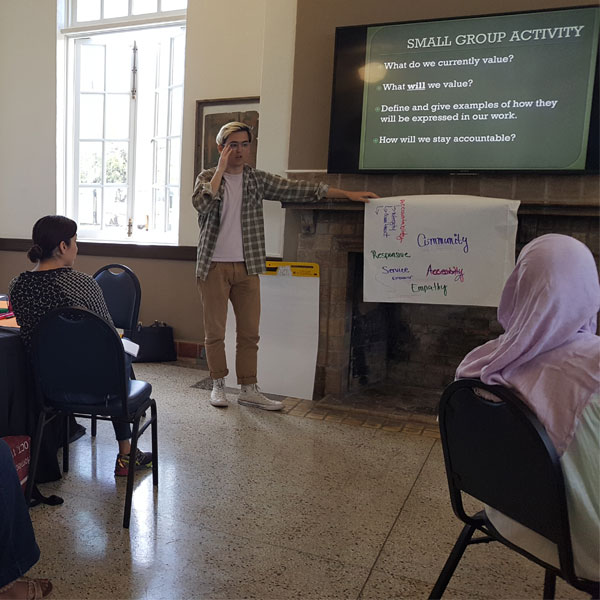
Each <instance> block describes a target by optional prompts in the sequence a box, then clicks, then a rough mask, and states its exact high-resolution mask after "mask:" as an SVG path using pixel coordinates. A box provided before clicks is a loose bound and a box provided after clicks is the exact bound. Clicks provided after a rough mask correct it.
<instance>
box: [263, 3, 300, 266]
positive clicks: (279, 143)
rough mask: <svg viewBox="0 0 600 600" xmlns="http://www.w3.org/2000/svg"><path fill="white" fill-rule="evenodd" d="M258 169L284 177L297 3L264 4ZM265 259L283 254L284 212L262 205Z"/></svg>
mask: <svg viewBox="0 0 600 600" xmlns="http://www.w3.org/2000/svg"><path fill="white" fill-rule="evenodd" d="M266 3H267V4H266V18H265V36H264V39H265V42H264V47H263V62H262V67H263V71H262V85H261V89H260V98H261V101H260V143H259V145H258V157H257V167H258V168H260V169H264V170H265V171H270V172H271V173H277V174H278V175H283V176H285V174H286V173H285V172H286V170H287V167H288V153H289V146H290V137H289V131H290V120H291V115H292V87H293V86H292V80H293V75H294V52H295V44H296V8H297V0H286V1H285V2H282V0H266ZM264 211H265V212H264V214H265V241H266V247H267V256H272V257H275V256H278V257H281V256H282V254H283V232H284V224H285V210H284V209H283V208H281V204H280V203H279V202H269V201H265V203H264Z"/></svg>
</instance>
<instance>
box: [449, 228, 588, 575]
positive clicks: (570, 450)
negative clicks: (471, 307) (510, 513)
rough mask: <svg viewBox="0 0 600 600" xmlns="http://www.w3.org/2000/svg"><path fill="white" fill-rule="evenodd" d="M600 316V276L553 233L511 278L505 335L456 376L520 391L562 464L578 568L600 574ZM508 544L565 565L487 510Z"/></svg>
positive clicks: (579, 247)
mask: <svg viewBox="0 0 600 600" xmlns="http://www.w3.org/2000/svg"><path fill="white" fill-rule="evenodd" d="M599 310H600V284H599V282H598V271H597V269H596V264H595V261H594V258H593V256H592V254H591V252H590V251H589V250H588V248H587V247H586V246H585V245H584V244H582V243H581V242H579V241H577V240H576V239H574V238H571V237H568V236H565V235H558V234H549V235H543V236H541V237H539V238H536V239H535V240H533V241H532V242H530V243H529V244H527V245H526V246H525V247H524V248H523V250H522V252H521V254H520V255H519V259H518V261H517V264H516V266H515V269H514V270H513V272H512V274H511V275H510V277H509V278H508V280H507V281H506V284H505V287H504V290H503V292H502V297H501V299H500V305H499V307H498V321H499V322H500V324H501V325H502V327H503V328H504V333H503V334H502V335H501V336H500V337H499V338H497V339H495V340H492V341H490V342H487V343H486V344H484V345H483V346H480V347H478V348H475V350H473V351H471V352H470V353H469V354H468V355H467V356H466V357H465V358H464V360H463V361H462V362H461V364H460V365H459V367H458V370H457V371H456V376H457V378H465V377H469V378H471V377H472V378H479V379H481V380H482V381H483V382H484V383H488V384H496V385H503V386H506V387H508V388H511V389H513V390H515V391H516V392H517V393H518V394H519V396H520V397H521V398H522V399H523V401H524V402H525V403H526V404H527V405H528V406H529V407H530V408H531V409H532V410H533V412H534V413H535V414H536V415H537V417H538V419H539V420H540V422H541V423H542V424H543V425H544V427H545V428H546V431H547V432H548V435H549V436H550V439H551V440H552V442H553V443H554V446H555V448H556V450H557V451H558V454H559V455H560V457H561V459H560V460H561V465H562V468H563V473H564V476H565V484H566V488H567V503H568V508H569V520H570V523H571V538H572V543H573V555H574V561H575V571H576V573H577V574H578V575H579V576H580V577H586V578H589V579H593V580H597V579H598V573H599V569H600V564H599V562H600V541H599V540H600V439H599V437H600V394H599V392H600V338H599V337H598V336H597V335H596V316H597V314H598V311H599ZM486 512H487V515H488V517H489V518H490V520H491V521H492V523H493V525H494V526H495V527H496V528H497V529H498V531H499V532H500V533H501V534H502V535H504V536H505V537H506V538H507V539H510V540H511V541H513V542H514V543H516V544H517V545H519V546H521V547H523V548H524V549H526V550H529V551H530V552H532V553H533V554H536V555H537V556H539V557H540V558H546V560H548V562H551V563H554V564H558V558H557V553H556V548H555V547H554V545H553V544H552V543H550V542H549V541H548V540H545V538H542V537H541V536H539V535H538V534H536V533H534V532H532V531H530V530H527V529H525V528H524V527H522V526H521V525H519V524H518V523H516V522H515V521H512V520H511V519H508V518H507V517H506V516H504V515H502V514H501V513H498V512H497V511H494V510H493V509H491V508H489V507H487V508H486Z"/></svg>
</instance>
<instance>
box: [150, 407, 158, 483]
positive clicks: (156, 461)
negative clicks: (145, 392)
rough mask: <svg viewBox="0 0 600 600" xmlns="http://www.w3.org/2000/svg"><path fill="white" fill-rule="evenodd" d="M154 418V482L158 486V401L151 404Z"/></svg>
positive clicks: (151, 413) (152, 426)
mask: <svg viewBox="0 0 600 600" xmlns="http://www.w3.org/2000/svg"><path fill="white" fill-rule="evenodd" d="M150 415H151V418H152V425H151V428H152V432H151V433H152V484H153V485H155V486H158V418H157V414H156V402H154V400H153V401H152V404H151V405H150Z"/></svg>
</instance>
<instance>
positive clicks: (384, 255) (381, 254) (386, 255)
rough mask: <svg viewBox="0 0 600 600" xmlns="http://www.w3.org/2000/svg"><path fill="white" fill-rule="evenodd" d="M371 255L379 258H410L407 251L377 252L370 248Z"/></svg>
mask: <svg viewBox="0 0 600 600" xmlns="http://www.w3.org/2000/svg"><path fill="white" fill-rule="evenodd" d="M371 256H372V257H373V259H376V258H380V259H383V260H387V259H388V258H410V254H409V253H408V252H377V250H371Z"/></svg>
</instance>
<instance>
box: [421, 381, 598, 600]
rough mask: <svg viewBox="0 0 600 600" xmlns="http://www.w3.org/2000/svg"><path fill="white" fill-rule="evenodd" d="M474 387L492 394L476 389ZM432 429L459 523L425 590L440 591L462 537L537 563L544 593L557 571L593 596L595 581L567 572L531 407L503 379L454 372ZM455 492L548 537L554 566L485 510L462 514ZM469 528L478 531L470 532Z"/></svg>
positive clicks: (569, 559) (560, 511)
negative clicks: (507, 534)
mask: <svg viewBox="0 0 600 600" xmlns="http://www.w3.org/2000/svg"><path fill="white" fill-rule="evenodd" d="M476 390H477V391H476ZM479 390H485V391H486V392H489V393H491V394H493V395H494V396H495V397H496V398H498V400H499V401H498V402H495V401H493V400H488V399H485V398H483V397H481V395H479V394H480V392H479ZM440 432H441V439H442V446H443V449H444V461H445V463H446V475H447V477H448V486H449V489H450V500H451V502H452V508H453V510H454V514H455V515H456V516H457V517H458V518H459V519H460V520H461V521H463V522H464V523H465V526H464V527H463V530H462V532H461V534H460V535H459V537H458V539H457V541H456V543H455V545H454V548H453V549H452V551H451V553H450V556H449V557H448V559H447V561H446V564H445V565H444V568H443V570H442V572H441V573H440V575H439V577H438V580H437V582H436V584H435V586H434V588H433V590H432V592H431V595H430V596H429V598H431V599H433V598H435V599H437V598H441V597H442V594H443V593H444V590H445V589H446V586H447V585H448V582H449V581H450V578H451V577H452V574H453V573H454V570H455V569H456V567H457V565H458V563H459V561H460V559H461V557H462V555H463V553H464V551H465V549H466V547H467V546H468V545H469V544H477V543H482V542H491V541H499V542H501V543H503V544H504V545H506V546H508V547H509V548H511V549H512V550H515V551H516V552H519V553H520V554H522V555H523V556H525V557H527V558H528V559H530V560H532V561H533V562H535V563H537V564H538V565H541V566H542V567H543V568H544V569H545V577H544V596H543V597H544V598H554V593H555V585H556V576H557V575H558V576H559V577H562V578H563V579H564V580H565V581H567V582H568V583H569V584H571V585H572V586H573V587H575V588H577V589H579V590H583V591H585V592H587V593H589V594H591V595H592V596H593V597H594V598H598V593H599V591H600V590H599V584H598V582H597V581H589V580H587V579H582V578H579V577H577V576H576V575H575V571H574V568H573V550H572V547H571V536H570V531H569V517H568V513H567V499H566V495H565V484H564V480H563V473H562V469H561V466H560V462H559V458H558V455H557V453H556V450H555V449H554V446H553V445H552V442H551V441H550V439H549V437H548V434H547V433H546V431H545V429H544V428H543V426H542V425H541V424H540V422H539V421H538V419H537V417H536V416H535V415H534V414H533V412H532V411H531V410H530V409H529V408H528V407H527V406H525V404H523V402H522V401H521V400H519V399H518V398H517V397H516V396H515V394H513V393H512V392H511V391H509V390H507V389H506V388H504V387H501V386H489V385H485V384H484V383H482V382H481V381H479V380H476V379H462V380H458V381H455V382H454V383H452V384H451V385H449V386H448V387H447V388H446V390H445V391H444V393H443V394H442V399H441V402H440ZM463 492H464V493H466V494H469V495H470V496H473V497H474V498H476V499H477V500H480V501H481V502H483V503H484V504H486V505H488V506H491V507H492V508H495V509H496V510H498V511H500V512H502V513H503V514H504V515H506V516H508V517H510V518H511V519H514V520H515V521H517V522H518V523H520V524H521V525H524V526H525V527H527V528H529V529H531V530H533V531H535V532H537V533H538V534H540V535H542V536H543V537H545V538H546V539H548V540H549V541H550V542H552V543H554V544H555V545H556V549H557V553H558V557H559V567H556V566H554V565H551V564H548V563H546V562H544V561H543V560H541V559H540V558H538V557H536V556H534V555H532V554H530V553H529V552H527V551H525V550H523V549H522V548H519V547H518V546H515V545H514V544H513V543H511V542H510V541H509V540H507V539H505V538H503V537H502V536H501V535H500V534H499V533H498V532H497V531H496V530H495V529H494V527H493V525H492V524H491V523H490V521H489V519H488V518H487V517H486V514H485V511H481V512H478V513H476V514H474V515H468V514H467V513H466V512H465V510H464V508H463V503H462V494H463ZM476 530H478V531H481V532H482V533H483V534H485V535H484V537H478V538H473V534H474V533H475V531H476Z"/></svg>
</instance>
